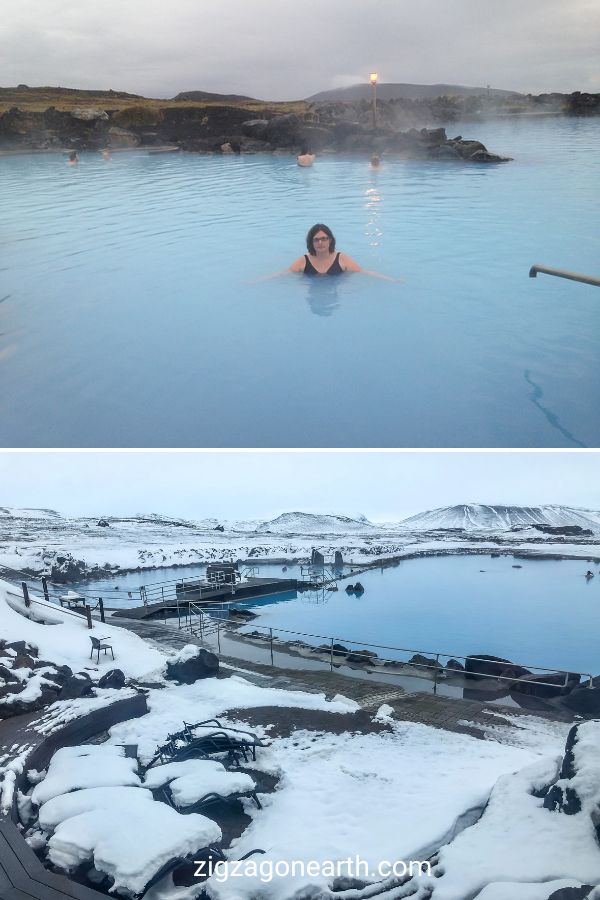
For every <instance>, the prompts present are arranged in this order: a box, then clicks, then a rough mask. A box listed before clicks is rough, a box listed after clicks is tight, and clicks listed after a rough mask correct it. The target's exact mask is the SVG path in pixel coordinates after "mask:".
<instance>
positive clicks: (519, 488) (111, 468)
mask: <svg viewBox="0 0 600 900" xmlns="http://www.w3.org/2000/svg"><path fill="white" fill-rule="evenodd" d="M470 502H472V503H485V504H515V505H534V506H535V505H538V504H546V503H555V504H564V505H569V506H581V507H584V508H588V509H596V510H598V509H600V453H597V452H594V451H590V452H586V451H583V452H579V451H575V452H570V453H569V452H558V451H557V452H540V451H533V452H530V453H527V452H514V453H511V452H490V453H487V452H474V453H469V452H458V453H451V452H432V453H427V452H410V451H409V452H389V453H385V452H366V453H361V452H356V451H350V452H338V451H333V452H329V453H328V452H319V451H315V452H308V451H302V452H296V453H294V452H248V453H243V452H236V451H232V452H219V453H215V452H206V453H202V452H190V453H175V452H169V451H165V452H155V453H152V452H146V451H140V452H138V451H134V452H129V453H128V452H123V451H115V452H107V451H105V452H89V453H85V452H73V453H69V452H63V451H60V452H39V453H36V452H29V453H28V452H12V451H6V452H4V453H1V454H0V506H8V507H38V508H39V507H43V508H50V509H55V510H57V511H58V512H60V513H62V514H63V515H90V516H99V515H133V514H135V513H150V512H157V513H162V514H164V515H171V516H179V517H182V518H191V519H201V518H204V517H207V516H215V517H217V518H222V519H270V518H273V517H275V516H277V515H279V514H280V513H283V512H291V511H303V512H321V513H339V514H341V515H349V516H355V515H358V514H360V513H363V514H364V515H366V516H367V518H369V519H371V520H372V521H398V520H400V519H402V518H405V517H406V516H409V515H413V514H414V513H417V512H421V511H424V510H427V509H434V508H436V507H442V506H450V505H453V504H456V503H470Z"/></svg>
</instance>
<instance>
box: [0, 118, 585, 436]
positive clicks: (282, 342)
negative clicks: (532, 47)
mask: <svg viewBox="0 0 600 900" xmlns="http://www.w3.org/2000/svg"><path fill="white" fill-rule="evenodd" d="M599 129H600V123H599V122H598V120H597V119H596V120H594V119H588V120H574V119H543V120H533V121H532V120H529V121H523V122H511V121H508V122H497V123H480V124H474V123H471V124H470V125H468V126H467V125H461V126H460V127H458V126H457V130H459V131H461V132H462V133H463V135H464V136H466V137H468V136H473V137H477V138H481V139H483V141H484V142H485V143H487V144H488V146H490V148H491V149H493V150H495V151H498V152H500V153H504V154H507V155H510V156H513V157H515V161H514V162H512V163H509V164H506V165H500V166H499V165H496V166H481V167H478V166H473V165H471V166H469V165H461V164H459V165H457V164H454V163H450V162H447V163H446V162H439V163H421V162H403V161H394V160H392V159H385V160H384V165H383V166H382V168H381V170H380V171H377V172H373V171H371V170H369V168H368V160H366V159H362V158H340V157H329V156H323V157H322V158H319V159H318V160H317V162H316V164H315V166H314V167H313V168H312V169H301V168H299V167H297V166H296V165H295V163H294V160H293V159H292V158H288V157H271V156H247V157H240V158H236V157H223V158H221V157H212V156H210V157H206V156H195V155H193V154H189V155H188V154H154V155H150V154H145V153H142V152H136V153H127V154H125V153H123V154H115V155H114V156H113V159H112V161H111V162H110V164H106V162H104V161H103V160H102V159H101V157H100V155H99V154H91V153H90V154H83V155H82V159H81V163H80V165H79V166H78V167H70V166H66V165H65V164H64V159H63V158H62V157H61V156H59V155H53V154H50V155H29V156H20V157H5V158H0V178H1V179H2V196H3V203H2V205H1V207H0V268H1V269H2V288H1V289H0V297H1V298H3V302H2V303H1V304H0V378H1V379H2V384H3V389H2V392H1V395H0V444H2V445H4V446H100V447H102V446H211V447H214V446H231V447H236V446H243V447H246V446H284V447H285V446H299V447H302V446H316V447H319V446H342V447H344V446H361V447H363V446H384V447H385V446H432V447H436V446H532V447H535V446H566V447H573V446H597V445H598V444H599V443H600V423H599V420H598V417H597V416H596V415H595V413H594V411H595V410H596V409H597V407H598V401H599V400H600V381H599V379H598V377H597V372H598V361H599V359H600V328H599V325H600V303H599V297H600V295H599V294H598V290H597V288H593V287H589V286H585V285H578V284H575V283H572V282H565V281H562V280H559V279H553V278H549V277H547V276H538V278H537V279H535V280H534V279H529V278H528V277H527V273H528V271H529V267H530V266H531V265H532V263H534V262H538V263H546V264H548V265H555V266H557V267H562V268H566V269H571V270H576V271H583V272H587V273H590V274H598V272H597V266H598V258H599V255H598V244H599V240H598V230H597V204H598V199H599V198H598V188H597V185H598V183H600V182H599V179H598V175H599V174H600V172H599V169H600V160H599V157H598V154H597V153H596V152H595V147H596V146H597V142H598V138H599V137H600V135H599ZM315 221H324V222H326V223H328V224H330V225H331V226H332V228H333V229H334V232H335V233H336V236H337V238H338V247H339V248H340V249H342V250H344V251H346V252H348V253H349V254H350V255H351V256H353V257H354V258H355V259H357V260H358V262H360V263H361V264H362V265H363V266H364V267H365V268H367V269H372V270H375V271H379V272H384V273H386V274H389V275H392V276H394V277H397V278H403V279H404V282H403V283H402V284H395V283H394V284H392V283H387V282H382V281H377V280H375V279H371V278H366V277H360V276H347V277H346V276H345V277H341V278H339V279H331V280H330V281H329V280H327V281H324V282H319V283H317V284H315V280H314V279H303V278H302V277H297V278H291V277H290V278H280V279H275V280H273V281H267V282H260V283H258V284H248V283H247V282H248V281H249V280H251V279H253V278H256V277H257V276H260V275H263V274H266V273H270V272H274V271H280V270H282V269H284V268H285V267H286V266H288V265H289V264H290V262H291V261H292V260H293V259H294V258H296V257H297V256H298V255H299V254H300V253H301V252H302V251H303V249H304V244H303V239H304V235H305V233H306V231H307V229H308V227H309V226H310V225H312V224H313V223H314V222H315ZM333 282H335V283H333ZM532 385H535V388H532Z"/></svg>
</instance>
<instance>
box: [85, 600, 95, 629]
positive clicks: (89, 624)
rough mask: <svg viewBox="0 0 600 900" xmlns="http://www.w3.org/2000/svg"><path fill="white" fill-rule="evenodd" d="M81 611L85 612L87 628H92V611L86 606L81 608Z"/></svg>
mask: <svg viewBox="0 0 600 900" xmlns="http://www.w3.org/2000/svg"><path fill="white" fill-rule="evenodd" d="M83 609H84V611H85V617H86V619H87V627H88V628H93V627H94V626H93V625H92V610H91V608H90V607H89V606H88V605H87V604H86V605H85V606H84V607H83Z"/></svg>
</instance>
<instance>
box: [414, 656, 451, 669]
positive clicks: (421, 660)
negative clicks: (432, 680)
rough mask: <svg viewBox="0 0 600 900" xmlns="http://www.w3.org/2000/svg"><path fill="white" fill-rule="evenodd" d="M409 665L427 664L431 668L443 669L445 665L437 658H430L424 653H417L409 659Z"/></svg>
mask: <svg viewBox="0 0 600 900" xmlns="http://www.w3.org/2000/svg"><path fill="white" fill-rule="evenodd" d="M408 665H409V666H427V668H430V669H443V668H444V667H443V666H442V664H441V663H440V662H439V661H438V660H437V659H430V658H429V657H428V656H423V654H422V653H415V654H414V656H411V658H410V659H409V660H408Z"/></svg>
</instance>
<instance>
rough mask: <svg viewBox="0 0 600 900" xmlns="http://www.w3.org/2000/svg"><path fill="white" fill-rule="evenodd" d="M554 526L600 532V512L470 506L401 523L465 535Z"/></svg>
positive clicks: (436, 511)
mask: <svg viewBox="0 0 600 900" xmlns="http://www.w3.org/2000/svg"><path fill="white" fill-rule="evenodd" d="M532 525H551V526H553V527H555V528H561V527H565V526H572V525H577V526H579V527H581V528H586V529H591V530H592V531H600V512H595V511H592V510H587V509H575V508H573V507H570V506H484V505H483V504H480V503H469V504H466V505H464V506H462V505H461V506H445V507H442V508H441V509H432V510H429V511H428V512H423V513H419V514H418V515H416V516H410V517H409V518H408V519H404V520H403V521H402V522H400V523H399V526H400V527H401V528H402V529H408V530H410V531H436V530H438V529H448V528H462V529H464V530H465V531H505V530H506V529H510V528H514V527H516V526H521V527H527V526H532Z"/></svg>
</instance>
